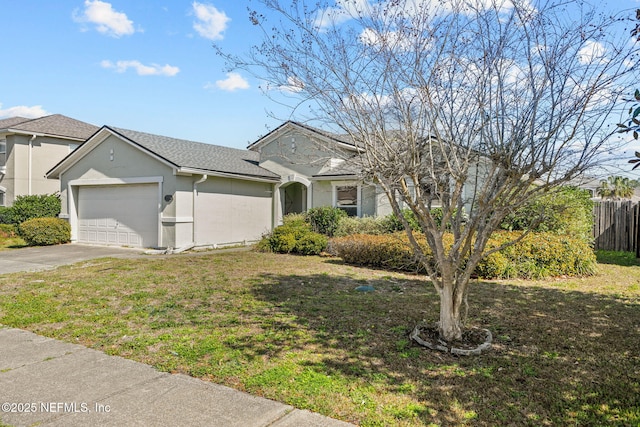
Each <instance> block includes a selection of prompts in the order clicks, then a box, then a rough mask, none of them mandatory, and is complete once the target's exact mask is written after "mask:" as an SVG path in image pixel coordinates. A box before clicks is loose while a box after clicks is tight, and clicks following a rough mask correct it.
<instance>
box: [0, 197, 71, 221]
mask: <svg viewBox="0 0 640 427" xmlns="http://www.w3.org/2000/svg"><path fill="white" fill-rule="evenodd" d="M60 210H61V204H60V196H59V195H58V194H39V195H32V196H18V197H16V199H15V201H14V202H13V205H12V206H10V207H8V208H3V209H0V223H2V224H15V225H18V224H21V223H23V222H25V221H27V220H29V219H32V218H55V217H57V216H58V215H60Z"/></svg>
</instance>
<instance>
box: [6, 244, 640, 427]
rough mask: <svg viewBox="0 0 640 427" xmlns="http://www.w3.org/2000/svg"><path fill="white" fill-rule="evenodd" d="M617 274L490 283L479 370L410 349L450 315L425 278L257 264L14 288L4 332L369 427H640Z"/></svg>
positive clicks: (75, 274)
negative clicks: (422, 329) (419, 329)
mask: <svg viewBox="0 0 640 427" xmlns="http://www.w3.org/2000/svg"><path fill="white" fill-rule="evenodd" d="M601 259H602V260H603V261H605V262H615V263H618V264H626V265H615V264H605V263H601V264H600V265H599V267H600V271H601V273H600V275H598V276H597V277H592V278H584V279H554V280H547V281H539V282H532V281H500V282H485V281H481V282H478V283H475V284H474V285H473V286H472V290H471V296H470V302H471V307H470V311H469V323H470V324H473V325H475V326H480V327H487V328H490V329H491V330H492V332H493V333H494V337H495V341H494V342H495V345H494V347H493V349H492V350H491V351H490V352H488V353H487V354H484V355H482V356H479V357H473V358H459V357H454V356H450V355H445V354H441V353H433V352H430V351H427V350H425V349H422V348H420V347H417V346H415V345H413V344H412V343H411V342H410V341H409V340H408V332H409V329H410V328H411V327H412V326H413V325H414V324H415V323H417V322H420V321H423V320H426V321H435V320H436V319H437V315H438V309H437V308H438V299H437V295H436V294H435V292H434V290H433V288H432V286H431V285H430V284H429V283H427V282H425V281H424V279H423V278H421V277H417V276H412V275H407V274H400V273H389V272H385V271H380V270H370V269H366V268H357V267H352V266H347V265H344V264H342V263H341V262H340V261H338V260H336V259H332V258H320V257H297V256H287V255H274V254H264V253H254V252H236V253H227V254H216V253H212V254H207V255H199V256H194V255H189V254H186V255H180V256H173V257H169V258H151V259H141V260H114V259H103V260H96V261H92V262H91V263H84V264H78V265H75V266H71V267H64V268H59V269H57V270H55V271H53V272H51V271H50V272H46V273H31V274H13V275H3V276H0V323H2V324H5V325H9V326H14V327H19V328H25V329H29V330H32V331H34V332H37V333H40V334H43V335H46V336H51V337H56V338H59V339H63V340H66V341H71V342H76V343H82V344H84V345H87V346H90V347H93V348H97V349H100V350H103V351H106V352H108V353H110V354H117V355H121V356H124V357H127V358H131V359H135V360H138V361H141V362H145V363H149V364H151V365H154V366H155V367H157V368H158V369H161V370H166V371H169V372H183V373H187V374H189V375H192V376H195V377H199V378H203V379H207V380H211V381H215V382H218V383H222V384H226V385H229V386H231V387H235V388H238V389H241V390H246V391H248V392H250V393H253V394H256V395H261V396H266V397H269V398H272V399H276V400H280V401H283V402H286V403H288V404H292V405H294V406H297V407H299V408H306V409H310V410H313V411H317V412H321V413H323V414H325V415H329V416H332V417H334V418H339V419H343V420H346V421H350V422H354V423H357V424H361V425H367V426H375V425H407V426H408V425H442V426H450V425H474V426H475V425H480V426H493V425H532V426H533V425H536V426H538V425H638V424H640V354H639V353H638V348H640V330H639V329H638V328H639V326H638V325H640V267H639V266H638V265H636V263H635V261H633V260H631V261H629V260H627V261H624V262H623V261H621V259H620V257H617V256H616V254H608V255H607V256H603V257H601ZM361 285H371V286H374V287H375V289H376V291H375V292H371V293H362V292H358V291H356V290H355V288H356V287H358V286H361Z"/></svg>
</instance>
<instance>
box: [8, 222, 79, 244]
mask: <svg viewBox="0 0 640 427" xmlns="http://www.w3.org/2000/svg"><path fill="white" fill-rule="evenodd" d="M18 232H19V234H20V237H22V238H23V239H24V241H25V242H26V243H27V245H29V246H48V245H59V244H61V243H67V242H69V241H70V240H71V226H70V225H69V223H68V222H67V221H65V220H63V219H59V218H33V219H30V220H28V221H25V222H23V223H22V224H20V226H19V227H18Z"/></svg>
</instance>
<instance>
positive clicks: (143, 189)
mask: <svg viewBox="0 0 640 427" xmlns="http://www.w3.org/2000/svg"><path fill="white" fill-rule="evenodd" d="M157 239H158V186H157V184H135V185H133V184H132V185H109V186H95V187H94V186H87V187H81V188H80V191H79V195H78V241H79V242H83V243H95V244H106V245H120V246H135V247H153V246H157V244H158V241H157Z"/></svg>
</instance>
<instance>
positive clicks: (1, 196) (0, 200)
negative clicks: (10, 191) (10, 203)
mask: <svg viewBox="0 0 640 427" xmlns="http://www.w3.org/2000/svg"><path fill="white" fill-rule="evenodd" d="M0 206H4V191H3V190H1V189H0Z"/></svg>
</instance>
